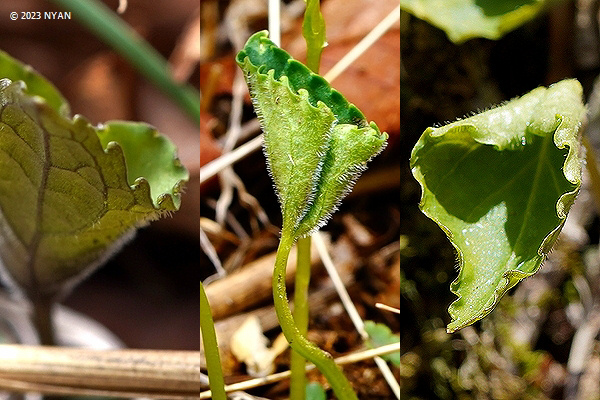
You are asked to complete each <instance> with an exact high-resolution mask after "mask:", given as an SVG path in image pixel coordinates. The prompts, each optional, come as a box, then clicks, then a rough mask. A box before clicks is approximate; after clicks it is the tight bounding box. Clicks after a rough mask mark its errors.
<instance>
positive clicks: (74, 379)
mask: <svg viewBox="0 0 600 400" xmlns="http://www.w3.org/2000/svg"><path fill="white" fill-rule="evenodd" d="M0 389H4V390H10V391H16V392H38V393H43V394H60V395H67V394H73V395H102V396H113V397H138V396H143V397H151V398H161V399H187V398H197V396H198V393H199V391H200V355H199V353H198V352H196V351H167V350H130V349H127V350H90V349H76V348H59V347H45V346H21V345H0Z"/></svg>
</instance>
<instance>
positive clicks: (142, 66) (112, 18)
mask: <svg viewBox="0 0 600 400" xmlns="http://www.w3.org/2000/svg"><path fill="white" fill-rule="evenodd" d="M52 1H53V2H54V3H56V4H58V5H60V6H61V7H63V8H64V9H65V10H67V11H71V12H72V13H73V17H74V18H76V19H78V20H79V21H81V23H82V24H83V25H85V26H86V27H87V28H88V29H89V30H90V31H91V32H93V33H94V34H95V35H96V36H98V37H99V38H100V39H102V40H103V41H104V42H105V43H107V44H108V45H110V46H111V47H113V48H114V49H115V50H116V51H117V52H119V54H121V56H122V57H123V58H125V59H126V60H127V61H129V62H130V63H131V64H132V65H133V66H134V67H135V68H137V69H138V70H139V71H140V72H141V73H142V74H143V75H144V76H145V77H146V78H148V79H149V80H150V81H152V82H154V84H155V85H156V86H158V87H159V88H160V89H161V90H163V91H164V92H165V93H167V94H168V95H169V96H171V98H172V99H173V100H175V101H176V102H177V103H178V104H179V106H180V107H181V108H182V109H183V110H185V111H186V112H187V113H188V114H189V116H190V117H192V118H193V119H194V121H196V123H198V124H199V123H200V94H199V93H198V91H197V90H196V89H195V88H194V87H192V86H190V85H183V84H179V83H177V82H175V81H174V80H173V78H172V77H171V74H170V72H169V67H168V64H167V61H166V60H165V59H164V57H163V56H162V55H161V54H160V53H158V52H157V51H156V50H155V49H154V48H153V47H152V46H150V45H149V44H148V42H146V41H145V40H144V39H142V38H141V37H140V36H139V35H138V34H137V33H136V32H135V31H134V30H133V29H131V27H129V26H128V25H127V24H125V23H124V22H123V21H122V20H121V19H120V18H119V17H117V16H116V14H115V13H114V12H113V11H112V10H111V9H109V8H108V7H106V6H105V5H104V4H102V3H100V2H99V1H92V0H52Z"/></svg>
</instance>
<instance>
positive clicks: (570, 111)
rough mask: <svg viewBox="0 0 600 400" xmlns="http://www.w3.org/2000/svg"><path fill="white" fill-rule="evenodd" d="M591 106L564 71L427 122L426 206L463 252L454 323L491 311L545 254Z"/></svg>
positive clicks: (419, 166)
mask: <svg viewBox="0 0 600 400" xmlns="http://www.w3.org/2000/svg"><path fill="white" fill-rule="evenodd" d="M584 114H585V109H584V106H583V104H582V89H581V85H580V84H579V82H577V81H576V80H565V81H561V82H559V83H556V84H554V85H552V86H550V87H549V88H537V89H535V90H533V91H531V92H530V93H528V94H526V95H524V96H523V97H521V98H519V99H515V100H512V101H510V102H508V103H506V104H505V105H503V106H501V107H498V108H494V109H491V110H489V111H485V112H483V113H481V114H478V115H475V116H473V117H470V118H467V119H464V120H460V121H457V122H454V123H452V124H449V125H446V126H443V127H440V128H428V129H427V130H426V131H425V132H424V133H423V135H422V136H421V138H420V139H419V141H418V142H417V144H416V145H415V147H414V149H413V152H412V156H411V168H412V172H413V175H414V176H415V178H416V179H417V181H419V183H420V185H421V187H422V189H423V193H422V198H421V204H420V207H421V210H422V211H423V212H424V213H425V214H426V215H427V216H428V217H430V218H431V219H432V220H434V221H435V222H436V223H437V224H438V225H439V226H440V227H441V228H442V229H443V230H444V232H445V233H446V234H447V235H448V238H449V239H450V241H451V242H452V244H453V245H454V247H455V248H456V250H457V252H458V256H459V267H460V273H459V276H458V278H457V279H456V280H455V281H454V282H453V283H452V285H451V289H452V292H453V293H455V294H456V295H457V296H458V299H457V300H456V301H454V302H453V303H452V304H451V305H450V307H449V313H450V316H451V317H452V321H451V322H450V324H449V325H448V331H450V332H453V331H455V330H457V329H460V328H463V327H465V326H467V325H470V324H472V323H473V322H475V321H477V320H479V319H481V318H483V317H484V316H486V315H487V314H489V313H490V312H491V311H492V309H493V308H494V307H495V306H496V304H497V303H498V301H499V300H500V298H501V297H502V296H503V295H504V294H505V293H506V292H507V291H508V290H509V289H510V288H512V287H513V286H515V285H516V284H517V283H518V282H519V281H520V280H522V279H524V278H526V277H528V276H531V275H532V274H534V273H535V272H536V271H537V270H538V269H539V267H540V265H541V263H542V262H543V261H544V259H545V258H546V256H547V254H548V252H549V251H550V249H551V247H552V245H553V244H554V242H555V241H556V239H557V236H558V234H559V233H560V230H561V229H562V226H563V224H564V222H565V219H566V216H567V212H568V211H569V208H570V207H571V204H572V203H573V201H574V200H575V196H576V195H577V193H578V191H579V187H580V184H581V166H582V162H583V160H582V158H581V156H580V151H579V147H580V145H579V139H578V136H577V135H578V131H579V127H580V125H581V122H582V119H583V117H584Z"/></svg>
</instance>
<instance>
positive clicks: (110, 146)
mask: <svg viewBox="0 0 600 400" xmlns="http://www.w3.org/2000/svg"><path fill="white" fill-rule="evenodd" d="M0 104H1V108H0V211H1V212H0V232H1V234H2V237H3V240H2V242H1V243H0V257H1V258H2V263H3V265H4V267H5V268H6V270H7V271H8V272H9V273H10V276H11V277H12V278H13V280H14V281H16V283H17V284H18V285H19V286H20V287H21V288H23V289H24V290H25V291H26V292H28V293H31V292H38V293H39V292H42V293H46V294H52V293H58V292H59V291H60V290H61V289H62V288H63V287H64V285H65V284H66V283H69V282H72V281H73V280H75V279H76V278H77V277H79V276H81V273H82V272H84V271H86V270H89V268H91V267H93V266H95V265H98V264H99V263H101V262H102V261H103V260H104V259H106V258H107V257H108V256H109V255H110V254H112V253H113V252H114V251H115V250H116V249H117V248H119V247H120V246H121V245H122V244H123V243H124V241H125V240H126V239H128V238H129V237H131V236H132V234H133V232H134V231H135V228H136V227H139V226H142V225H144V224H145V223H147V222H148V221H150V220H152V219H156V218H158V217H159V216H161V215H163V214H165V213H168V212H170V211H175V210H177V208H178V207H179V195H180V191H181V189H182V184H183V182H184V181H185V180H187V176H188V174H187V171H186V170H185V168H184V167H182V166H181V165H180V163H179V161H178V160H177V159H176V157H175V153H174V147H173V145H172V144H171V143H170V142H168V140H166V139H165V138H164V137H162V136H160V135H159V134H158V133H157V132H156V131H155V130H154V129H152V128H150V127H149V126H147V125H145V124H135V123H122V122H114V123H109V124H107V125H106V126H104V127H102V128H100V129H96V128H95V127H93V126H92V125H90V124H89V122H88V121H87V120H85V119H84V118H83V117H80V116H76V117H75V118H74V119H70V118H68V117H66V116H65V115H64V114H62V113H60V112H58V111H57V109H56V107H55V105H49V104H48V103H47V102H46V101H45V100H43V99H42V98H41V97H39V96H30V95H29V94H27V92H26V89H25V84H24V83H23V82H20V81H19V82H11V81H10V80H9V79H2V80H0ZM59 108H60V107H59ZM100 139H102V143H101V140H100ZM119 142H120V143H122V144H119ZM128 169H129V170H128Z"/></svg>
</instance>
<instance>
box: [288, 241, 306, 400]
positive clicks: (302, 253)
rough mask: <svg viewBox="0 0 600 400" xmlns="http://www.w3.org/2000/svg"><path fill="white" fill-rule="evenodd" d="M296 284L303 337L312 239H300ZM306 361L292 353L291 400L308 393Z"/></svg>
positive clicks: (296, 310) (297, 317) (296, 309)
mask: <svg viewBox="0 0 600 400" xmlns="http://www.w3.org/2000/svg"><path fill="white" fill-rule="evenodd" d="M297 260H298V262H297V264H296V276H295V284H294V313H293V315H294V321H295V322H296V326H297V327H298V331H299V332H300V334H301V335H303V336H306V333H307V332H308V319H309V314H308V313H309V310H308V286H309V284H310V237H305V238H300V239H298V244H297ZM305 368H306V360H305V358H304V357H302V356H301V355H300V354H299V353H298V352H296V351H292V354H291V362H290V371H291V378H290V400H304V399H305V392H306V373H305Z"/></svg>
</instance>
